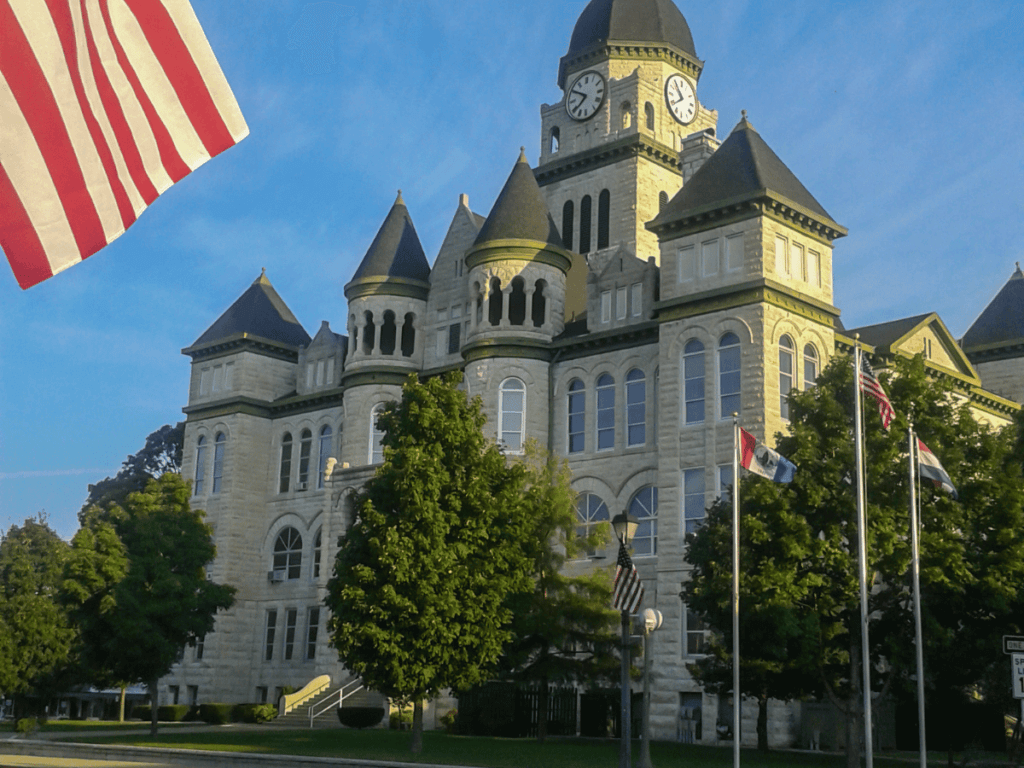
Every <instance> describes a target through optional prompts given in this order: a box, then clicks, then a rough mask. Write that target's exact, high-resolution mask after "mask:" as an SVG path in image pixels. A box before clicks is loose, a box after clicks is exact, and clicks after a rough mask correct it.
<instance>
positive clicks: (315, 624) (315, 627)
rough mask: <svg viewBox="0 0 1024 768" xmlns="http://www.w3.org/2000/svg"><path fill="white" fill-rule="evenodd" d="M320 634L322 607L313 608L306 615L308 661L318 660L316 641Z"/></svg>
mask: <svg viewBox="0 0 1024 768" xmlns="http://www.w3.org/2000/svg"><path fill="white" fill-rule="evenodd" d="M319 634H320V607H319V606H316V605H315V606H313V607H312V608H310V609H309V610H308V611H307V613H306V661H310V660H312V659H315V658H316V640H317V635H319Z"/></svg>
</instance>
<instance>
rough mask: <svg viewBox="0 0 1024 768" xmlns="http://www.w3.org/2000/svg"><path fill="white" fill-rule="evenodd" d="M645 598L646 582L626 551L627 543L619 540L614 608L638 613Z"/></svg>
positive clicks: (613, 599) (613, 597)
mask: <svg viewBox="0 0 1024 768" xmlns="http://www.w3.org/2000/svg"><path fill="white" fill-rule="evenodd" d="M643 598H644V584H643V582H642V581H640V574H639V573H637V570H636V566H635V565H633V561H632V560H631V559H630V557H629V552H627V551H626V545H625V544H623V543H622V542H621V541H620V542H619V560H618V562H617V563H616V565H615V590H614V592H613V594H612V608H614V609H615V610H617V611H626V612H627V613H636V612H637V609H638V608H639V607H640V601H641V600H643Z"/></svg>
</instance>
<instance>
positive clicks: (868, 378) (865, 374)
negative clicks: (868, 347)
mask: <svg viewBox="0 0 1024 768" xmlns="http://www.w3.org/2000/svg"><path fill="white" fill-rule="evenodd" d="M860 391H861V392H863V393H864V394H865V395H867V396H868V397H871V398H873V399H874V400H875V402H876V403H878V415H879V416H881V417H882V427H883V428H885V429H886V430H888V429H889V425H890V424H892V417H893V416H895V415H896V411H895V410H893V407H892V403H890V402H889V398H888V396H887V395H886V394H885V390H884V389H882V385H881V384H879V383H878V377H876V376H875V372H874V371H873V370H872V369H871V364H870V363H868V359H867V358H866V357H864V355H863V354H862V355H861V356H860Z"/></svg>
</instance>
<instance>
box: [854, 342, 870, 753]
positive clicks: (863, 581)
mask: <svg viewBox="0 0 1024 768" xmlns="http://www.w3.org/2000/svg"><path fill="white" fill-rule="evenodd" d="M860 355H861V352H860V334H856V336H855V339H854V343H853V396H854V409H853V410H854V416H853V419H854V433H855V435H854V447H855V451H856V461H857V542H858V550H859V552H858V560H859V567H858V571H859V572H858V576H859V579H860V644H861V654H860V655H861V666H862V667H863V696H864V759H865V763H864V764H865V765H866V766H867V768H872V767H873V765H874V761H873V755H872V752H873V745H872V743H871V650H870V648H869V646H868V537H867V513H866V512H865V509H864V437H863V424H862V418H861V397H860Z"/></svg>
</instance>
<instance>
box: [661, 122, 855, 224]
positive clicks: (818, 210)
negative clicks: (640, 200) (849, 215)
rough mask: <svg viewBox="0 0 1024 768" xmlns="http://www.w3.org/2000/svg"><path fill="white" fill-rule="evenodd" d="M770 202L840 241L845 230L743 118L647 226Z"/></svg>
mask: <svg viewBox="0 0 1024 768" xmlns="http://www.w3.org/2000/svg"><path fill="white" fill-rule="evenodd" d="M765 197H771V198H774V199H775V200H778V201H780V202H783V203H786V204H788V205H789V206H791V207H793V208H795V209H796V210H798V211H799V212H801V213H803V214H807V215H810V216H811V217H813V218H814V219H816V220H818V222H819V223H821V224H823V225H825V226H826V227H828V228H829V229H830V230H834V231H835V232H836V234H837V235H838V236H842V235H845V234H846V230H845V229H844V228H843V227H841V226H840V225H839V224H837V223H836V222H835V220H834V219H833V218H832V217H831V216H829V214H828V211H826V210H825V209H824V208H823V207H822V206H821V204H820V203H819V202H818V201H817V200H815V199H814V196H813V195H812V194H811V193H810V192H808V191H807V188H806V187H805V186H804V185H803V184H802V183H801V182H800V180H799V179H798V178H797V177H796V176H795V175H794V174H793V172H792V171H791V170H789V168H787V167H786V164H785V163H783V162H782V160H780V159H779V156H778V155H776V154H775V152H773V151H772V148H771V147H769V146H768V144H766V143H765V140H764V139H762V138H761V135H760V134H759V133H758V132H757V131H756V130H754V126H752V125H751V124H750V122H749V121H748V120H747V115H746V112H744V113H743V118H742V119H741V120H740V122H739V123H737V125H736V127H735V128H733V130H732V133H730V134H729V137H728V138H727V139H726V140H725V141H724V142H722V145H721V146H720V147H719V148H718V150H717V151H716V152H715V153H714V154H713V155H712V156H711V157H710V158H708V160H707V161H706V162H705V163H704V164H703V165H702V166H701V167H700V168H698V169H697V171H696V172H695V173H694V174H693V177H692V178H691V179H690V180H689V181H688V182H686V184H685V185H683V188H682V189H681V190H680V191H679V192H678V193H677V194H676V196H675V197H673V198H672V199H671V200H670V201H669V202H668V204H667V205H666V206H665V208H664V209H663V210H662V211H661V213H659V214H658V216H657V217H656V218H655V219H654V220H653V221H652V222H650V223H649V224H648V225H647V228H648V229H651V230H656V229H660V228H662V227H664V226H666V225H668V224H672V223H674V222H677V221H680V220H682V219H686V218H687V217H689V216H693V215H698V214H706V213H709V212H713V211H716V210H719V209H722V208H727V207H731V206H735V205H737V204H740V203H745V202H750V201H753V200H758V199H762V198H765Z"/></svg>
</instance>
